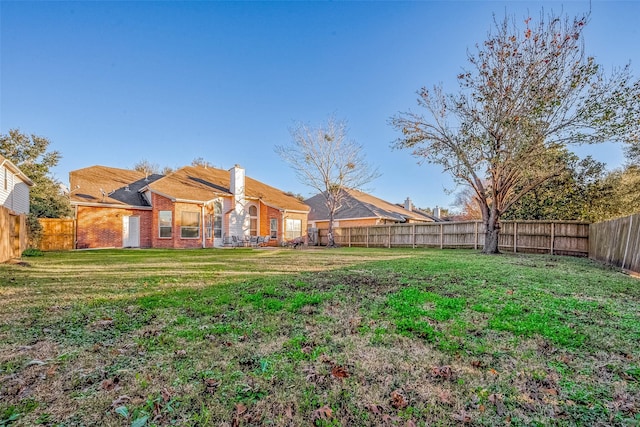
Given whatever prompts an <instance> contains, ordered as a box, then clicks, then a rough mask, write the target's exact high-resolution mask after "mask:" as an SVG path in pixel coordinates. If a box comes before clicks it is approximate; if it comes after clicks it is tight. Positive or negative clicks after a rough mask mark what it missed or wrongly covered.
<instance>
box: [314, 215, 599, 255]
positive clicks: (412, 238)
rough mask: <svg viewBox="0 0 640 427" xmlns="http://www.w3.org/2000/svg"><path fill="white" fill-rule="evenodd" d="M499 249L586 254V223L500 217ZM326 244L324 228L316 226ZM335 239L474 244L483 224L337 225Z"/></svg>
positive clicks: (371, 243) (369, 243) (370, 243)
mask: <svg viewBox="0 0 640 427" xmlns="http://www.w3.org/2000/svg"><path fill="white" fill-rule="evenodd" d="M501 224H502V229H501V231H500V240H499V247H500V249H501V250H505V251H513V252H528V253H550V254H555V255H573V256H587V255H588V253H589V224H588V223H585V222H576V221H503V222H501ZM319 237H320V244H321V245H322V244H325V245H326V244H327V241H328V240H327V230H326V229H323V230H319ZM334 239H335V241H336V243H337V244H338V245H340V246H359V247H385V248H393V247H409V248H416V247H435V248H473V249H479V248H481V247H482V246H483V245H484V225H483V224H482V223H481V222H479V221H463V222H436V223H421V224H388V225H375V226H369V227H338V228H335V229H334Z"/></svg>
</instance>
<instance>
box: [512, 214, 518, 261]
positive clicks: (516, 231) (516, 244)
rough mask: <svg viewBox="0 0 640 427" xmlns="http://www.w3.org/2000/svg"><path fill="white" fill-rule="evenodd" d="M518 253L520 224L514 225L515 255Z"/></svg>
mask: <svg viewBox="0 0 640 427" xmlns="http://www.w3.org/2000/svg"><path fill="white" fill-rule="evenodd" d="M517 252H518V223H517V222H514V223H513V253H514V254H515V253H517Z"/></svg>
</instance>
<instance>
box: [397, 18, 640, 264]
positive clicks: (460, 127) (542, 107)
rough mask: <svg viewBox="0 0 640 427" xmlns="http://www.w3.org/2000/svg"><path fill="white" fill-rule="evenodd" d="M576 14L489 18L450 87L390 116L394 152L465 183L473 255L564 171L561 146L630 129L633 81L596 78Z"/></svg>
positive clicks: (623, 73) (637, 122) (636, 92)
mask: <svg viewBox="0 0 640 427" xmlns="http://www.w3.org/2000/svg"><path fill="white" fill-rule="evenodd" d="M586 24H587V18H586V17H579V18H576V19H573V20H570V19H560V18H559V17H556V16H553V15H552V16H549V17H548V19H547V20H545V18H544V16H541V17H540V20H539V21H538V22H537V23H533V22H531V20H530V19H527V20H525V25H524V27H523V28H520V27H519V26H518V25H517V23H516V21H515V19H514V18H508V17H506V18H505V19H504V20H503V21H502V22H499V21H496V22H495V29H494V32H493V33H490V34H489V36H488V38H487V40H486V41H485V42H484V43H483V44H481V45H478V46H476V50H475V52H474V51H471V52H469V54H468V61H469V69H468V70H465V71H463V72H462V73H460V74H459V75H458V83H459V91H458V92H457V93H453V94H447V93H445V92H444V90H443V89H442V87H441V86H440V87H434V88H433V89H428V88H422V89H421V90H420V91H419V92H418V94H419V98H418V104H419V106H420V107H421V108H422V109H423V110H425V111H426V114H416V113H400V114H398V115H396V116H395V117H393V118H392V119H391V124H392V125H393V126H394V127H395V128H396V129H397V130H399V131H400V132H401V134H402V135H401V137H400V138H398V140H397V141H396V143H395V147H396V148H401V149H410V150H412V153H413V155H415V156H417V157H419V158H421V159H422V160H426V161H428V162H430V163H434V164H439V165H441V166H442V167H443V168H444V170H445V171H447V172H448V173H450V174H451V175H452V176H453V177H454V179H455V180H456V182H457V183H458V184H463V185H468V186H469V187H470V188H472V189H473V192H474V193H475V194H474V195H475V198H476V200H477V203H478V206H479V208H480V211H481V215H482V221H483V223H484V225H485V230H486V234H485V243H484V247H483V252H485V253H498V236H499V233H500V219H501V218H502V216H503V215H504V214H505V213H506V212H508V211H509V210H510V209H512V208H513V206H514V205H515V204H516V203H517V202H518V201H519V200H520V199H522V198H523V197H524V196H525V195H526V194H527V193H529V192H530V191H532V190H534V189H535V188H537V187H539V186H541V185H543V184H544V183H545V182H547V181H548V180H550V179H552V178H554V177H557V176H560V175H562V174H563V173H565V163H564V162H563V161H562V156H559V155H558V154H559V153H561V152H563V151H564V150H565V149H566V147H568V146H569V145H570V144H584V143H599V142H603V141H615V142H619V141H623V142H628V143H632V144H633V143H635V142H637V141H638V138H639V135H640V102H638V99H640V81H638V80H634V79H633V76H632V75H631V71H630V69H629V67H628V66H627V67H624V68H622V69H617V70H614V71H612V72H611V73H610V74H609V75H607V74H605V73H604V72H603V70H602V69H601V67H600V66H598V64H596V62H595V60H594V58H592V57H588V56H587V55H586V54H585V50H584V38H583V31H584V28H585V26H586Z"/></svg>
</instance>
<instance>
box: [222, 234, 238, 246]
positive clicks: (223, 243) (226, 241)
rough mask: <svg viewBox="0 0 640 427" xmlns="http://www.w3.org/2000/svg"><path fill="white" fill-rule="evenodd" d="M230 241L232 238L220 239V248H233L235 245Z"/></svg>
mask: <svg viewBox="0 0 640 427" xmlns="http://www.w3.org/2000/svg"><path fill="white" fill-rule="evenodd" d="M232 239H233V237H231V236H227V235H225V236H224V237H223V238H222V246H224V247H229V246H231V247H233V246H235V244H234V243H233V240H232Z"/></svg>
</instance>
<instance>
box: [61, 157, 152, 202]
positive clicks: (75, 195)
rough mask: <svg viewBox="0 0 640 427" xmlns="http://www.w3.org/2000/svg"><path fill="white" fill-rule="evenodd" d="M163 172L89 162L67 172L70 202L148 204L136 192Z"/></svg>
mask: <svg viewBox="0 0 640 427" xmlns="http://www.w3.org/2000/svg"><path fill="white" fill-rule="evenodd" d="M160 178H162V175H156V174H154V175H149V176H147V175H146V174H145V173H143V172H138V171H135V170H128V169H118V168H111V167H107V166H98V165H96V166H90V167H87V168H84V169H78V170H75V171H71V172H70V173H69V184H70V185H71V191H70V193H71V194H70V196H69V197H70V199H71V203H72V204H104V205H122V206H145V207H146V206H149V203H148V202H147V200H146V199H145V198H144V196H143V195H142V194H141V193H140V192H139V190H140V189H142V188H144V187H145V186H146V185H148V184H149V183H150V182H153V181H155V180H158V179H160Z"/></svg>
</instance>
